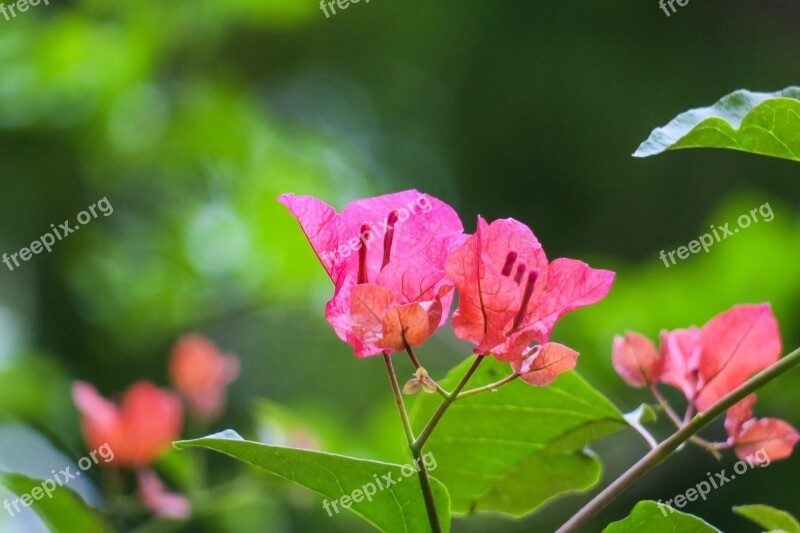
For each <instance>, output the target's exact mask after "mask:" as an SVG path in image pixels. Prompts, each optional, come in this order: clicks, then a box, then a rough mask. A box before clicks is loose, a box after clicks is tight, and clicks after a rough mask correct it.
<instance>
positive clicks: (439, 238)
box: [278, 190, 466, 357]
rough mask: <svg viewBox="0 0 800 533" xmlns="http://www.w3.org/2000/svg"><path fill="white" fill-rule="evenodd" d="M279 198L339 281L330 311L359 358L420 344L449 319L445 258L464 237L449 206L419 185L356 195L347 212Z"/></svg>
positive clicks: (296, 198)
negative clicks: (363, 196) (375, 194)
mask: <svg viewBox="0 0 800 533" xmlns="http://www.w3.org/2000/svg"><path fill="white" fill-rule="evenodd" d="M278 200H279V201H280V202H281V203H283V204H284V205H286V206H287V207H288V208H289V211H290V212H291V213H292V214H293V215H294V216H295V217H296V218H297V220H298V221H299V222H300V226H301V227H302V228H303V231H304V232H305V234H306V237H307V238H308V241H309V242H310V243H311V247H312V248H313V250H314V253H316V255H317V257H318V258H319V260H320V262H321V263H322V265H323V266H324V267H325V271H326V272H327V273H328V275H329V276H330V278H331V280H332V281H333V283H334V286H335V289H334V294H333V298H332V299H331V300H330V301H329V302H328V304H327V306H326V307H325V317H326V318H327V320H328V322H329V323H330V324H331V325H332V326H333V329H334V330H335V331H336V334H337V335H338V336H339V338H341V339H342V340H344V341H346V342H347V343H349V344H350V345H352V346H353V349H354V352H355V355H356V356H358V357H366V356H370V355H375V354H378V353H381V352H386V353H391V352H394V351H399V350H402V349H404V347H405V343H408V344H410V345H420V344H422V343H423V342H424V341H425V339H427V338H428V337H429V336H430V335H431V334H433V332H434V331H435V330H436V329H437V328H438V327H440V326H441V325H443V324H444V323H445V322H446V321H447V317H448V315H449V310H450V305H451V303H452V300H453V290H452V287H453V284H452V282H450V281H449V280H448V279H447V277H446V276H445V272H444V263H445V260H446V259H447V257H448V256H449V255H450V253H451V252H452V251H453V250H455V249H456V248H457V247H458V246H459V245H460V244H461V243H462V242H463V241H464V239H466V236H465V235H464V233H463V231H464V228H463V226H462V224H461V221H460V220H459V218H458V215H457V214H456V212H455V211H454V210H453V209H452V208H451V207H450V206H448V205H447V204H445V203H444V202H442V201H440V200H437V199H436V198H433V197H431V196H429V195H427V194H423V193H419V192H417V191H415V190H409V191H404V192H399V193H394V194H387V195H385V196H379V197H376V198H367V199H364V200H358V201H356V202H353V203H351V204H350V205H348V206H347V207H345V209H344V210H343V211H342V212H341V214H337V213H336V211H335V210H334V209H333V208H332V207H331V206H329V205H328V204H326V203H324V202H322V201H320V200H318V199H316V198H313V197H310V196H295V195H293V194H284V195H282V196H279V197H278Z"/></svg>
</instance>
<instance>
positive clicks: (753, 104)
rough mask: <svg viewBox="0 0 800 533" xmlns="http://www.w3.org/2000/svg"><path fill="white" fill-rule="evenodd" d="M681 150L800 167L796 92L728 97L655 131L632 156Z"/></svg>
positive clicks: (798, 94)
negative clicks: (736, 153) (744, 155)
mask: <svg viewBox="0 0 800 533" xmlns="http://www.w3.org/2000/svg"><path fill="white" fill-rule="evenodd" d="M680 148H728V149H731V150H740V151H743V152H750V153H754V154H761V155H767V156H772V157H781V158H785V159H792V160H794V161H800V87H789V88H787V89H784V90H782V91H778V92H774V93H754V92H750V91H746V90H740V91H736V92H734V93H731V94H729V95H727V96H725V97H724V98H722V100H720V101H719V102H717V103H716V104H714V105H713V106H711V107H704V108H700V109H692V110H690V111H687V112H685V113H681V114H680V115H678V116H677V117H675V119H673V120H672V122H670V123H669V124H667V125H666V126H664V127H662V128H656V129H655V130H653V132H652V133H651V134H650V137H649V138H648V139H647V140H646V141H644V142H643V143H642V144H641V146H639V149H638V150H636V152H635V153H634V154H633V155H634V156H635V157H647V156H651V155H655V154H660V153H662V152H664V151H666V150H677V149H680Z"/></svg>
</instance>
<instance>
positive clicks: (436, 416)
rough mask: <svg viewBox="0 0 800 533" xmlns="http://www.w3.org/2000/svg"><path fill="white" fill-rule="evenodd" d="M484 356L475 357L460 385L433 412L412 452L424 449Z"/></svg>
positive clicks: (412, 447) (413, 445)
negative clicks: (437, 425)
mask: <svg viewBox="0 0 800 533" xmlns="http://www.w3.org/2000/svg"><path fill="white" fill-rule="evenodd" d="M484 357H486V356H485V355H479V356H478V357H477V358H476V359H475V361H473V363H472V366H470V367H469V370H467V373H466V374H464V377H463V378H461V381H459V382H458V385H456V388H455V389H453V392H451V393H450V394H449V395H448V396H447V397H446V398H445V399H444V400H442V403H440V404H439V408H438V409H436V412H435V413H433V416H432V417H431V419H430V420H429V421H428V423H427V424H426V425H425V428H424V429H423V430H422V433H420V434H419V437H417V440H415V441H414V444H412V445H411V451H412V452H414V451H416V452H419V451H420V450H422V447H423V446H424V445H425V442H427V440H428V438H429V437H430V436H431V433H433V430H434V429H435V428H436V424H438V423H439V420H441V418H442V417H443V416H444V413H445V412H446V411H447V409H448V407H450V405H451V404H452V403H453V402H454V401H455V400H456V398H458V393H459V392H461V390H462V389H463V388H464V387H465V386H466V384H467V381H469V378H471V377H472V374H474V373H475V371H476V370H477V369H478V365H480V364H481V361H483V358H484Z"/></svg>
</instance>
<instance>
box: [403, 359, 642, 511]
mask: <svg viewBox="0 0 800 533" xmlns="http://www.w3.org/2000/svg"><path fill="white" fill-rule="evenodd" d="M472 361H473V359H472V358H470V359H468V360H467V361H464V363H463V364H461V365H459V366H458V367H456V368H455V369H453V370H452V371H451V372H450V374H449V375H448V376H447V378H445V379H444V380H443V381H441V385H442V386H444V387H445V388H447V389H452V388H453V386H454V385H455V384H456V382H457V381H458V380H459V379H460V378H461V376H463V375H464V373H465V372H466V370H467V368H469V366H470V365H471V364H472ZM510 371H511V370H510V368H509V366H508V364H504V363H499V362H497V361H496V360H494V358H491V357H488V358H486V360H485V361H483V363H482V364H481V366H480V367H478V370H477V371H476V372H475V374H474V375H473V377H472V379H470V381H469V383H468V385H467V389H470V388H474V387H480V386H484V385H489V384H491V383H494V382H496V381H498V380H500V379H502V378H503V377H505V376H507V375H508V374H509V373H510ZM440 401H441V399H440V398H439V397H438V395H427V394H426V395H423V396H420V397H419V398H418V399H417V401H416V403H415V404H414V407H413V410H412V414H411V416H412V425H413V426H414V431H415V433H416V434H419V432H420V431H421V429H422V427H423V426H424V424H425V423H426V422H427V420H428V419H429V418H430V416H431V414H432V413H433V412H434V411H435V409H436V408H437V406H438V404H439V402H440ZM627 427H628V424H627V422H626V421H625V419H624V418H623V417H622V415H621V414H620V412H619V411H618V410H617V409H616V407H614V406H613V405H612V404H611V403H610V402H609V401H608V400H607V399H606V398H604V397H603V396H602V395H601V394H600V393H598V392H597V391H595V390H594V389H593V388H592V387H591V386H589V385H588V384H587V383H586V382H585V381H584V380H583V379H582V378H581V377H580V376H578V375H577V374H575V373H574V372H566V373H564V374H562V375H561V376H559V377H558V379H556V381H555V382H554V383H553V384H552V385H550V386H547V387H533V386H531V385H527V384H525V383H523V382H521V381H519V380H517V381H513V382H511V383H508V384H506V385H503V386H502V387H501V388H500V389H498V390H497V391H496V392H484V393H481V394H476V395H473V396H468V397H466V398H462V399H460V400H457V401H456V402H454V403H453V405H451V406H450V408H449V410H448V411H447V413H445V415H444V417H443V418H442V419H441V421H440V422H439V424H438V426H437V427H436V430H435V431H434V432H433V434H432V436H431V438H430V439H429V440H428V442H427V444H426V446H425V450H427V451H430V452H431V453H433V455H434V456H435V457H436V460H437V463H438V467H437V470H436V477H437V478H438V479H439V480H440V481H442V482H443V483H444V484H445V485H447V489H448V490H449V491H450V497H451V498H452V506H453V512H457V513H468V512H471V511H474V510H477V511H492V512H498V513H504V514H508V515H512V516H522V515H524V514H527V513H529V512H531V511H533V510H534V509H536V508H537V507H539V506H540V505H542V504H543V503H544V502H546V501H548V500H550V499H552V498H555V497H556V496H558V495H561V494H563V493H566V492H570V491H576V490H586V489H588V488H590V487H592V486H593V485H594V484H596V483H597V482H598V481H599V478H600V470H601V466H600V462H599V461H598V459H597V458H596V457H595V456H594V455H593V454H592V453H590V452H589V451H587V450H585V449H584V447H585V446H586V445H587V444H588V443H590V442H592V441H593V440H595V439H598V438H600V437H603V436H605V435H609V434H611V433H614V432H616V431H619V430H621V429H625V428H627Z"/></svg>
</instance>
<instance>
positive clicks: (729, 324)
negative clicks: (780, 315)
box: [661, 304, 781, 411]
mask: <svg viewBox="0 0 800 533" xmlns="http://www.w3.org/2000/svg"><path fill="white" fill-rule="evenodd" d="M661 342H662V344H661V353H662V356H663V357H664V371H663V374H662V376H661V381H663V382H664V383H668V384H670V385H673V386H675V387H677V388H678V389H680V390H682V391H683V393H684V394H685V395H686V397H687V399H688V400H689V401H690V402H693V403H694V405H695V407H697V409H698V410H699V411H705V410H706V409H708V408H709V407H710V406H711V405H713V404H714V403H715V402H716V401H717V400H719V399H721V398H722V397H723V396H725V395H726V394H728V393H729V392H731V391H733V390H734V389H735V388H737V387H738V386H740V385H741V384H743V383H744V382H745V381H747V379H748V378H750V376H752V375H753V374H755V373H757V372H759V371H761V370H764V369H765V368H767V367H769V366H770V365H772V364H773V363H775V362H776V361H777V360H778V358H779V357H780V353H781V339H780V332H779V331H778V323H777V321H776V320H775V317H774V316H773V314H772V310H771V309H770V306H769V304H758V305H737V306H735V307H733V308H732V309H730V310H728V311H725V312H723V313H720V314H719V315H717V316H715V317H714V318H712V319H711V320H709V321H708V322H707V323H706V324H705V325H704V326H703V327H702V328H700V329H699V330H697V329H694V328H692V329H689V330H678V331H673V332H672V333H662V337H661Z"/></svg>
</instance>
